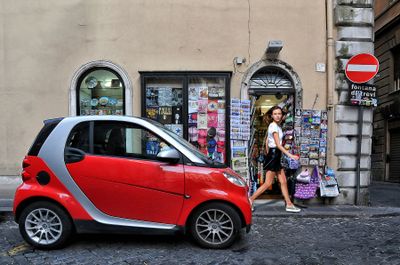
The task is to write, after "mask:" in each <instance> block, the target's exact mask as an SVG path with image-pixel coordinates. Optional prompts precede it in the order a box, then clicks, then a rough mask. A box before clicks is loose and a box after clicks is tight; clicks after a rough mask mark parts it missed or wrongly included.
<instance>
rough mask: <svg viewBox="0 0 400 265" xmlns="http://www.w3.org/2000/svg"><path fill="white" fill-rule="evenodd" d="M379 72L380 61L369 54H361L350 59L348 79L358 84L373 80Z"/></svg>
mask: <svg viewBox="0 0 400 265" xmlns="http://www.w3.org/2000/svg"><path fill="white" fill-rule="evenodd" d="M378 70H379V61H378V59H376V57H375V56H373V55H372V54H369V53H360V54H357V55H355V56H353V57H351V58H350V60H349V61H348V62H347V65H346V70H345V73H346V76H347V78H348V79H349V80H350V81H351V82H353V83H357V84H361V83H366V82H368V81H369V80H371V79H372V78H373V77H374V76H375V75H376V74H377V73H378Z"/></svg>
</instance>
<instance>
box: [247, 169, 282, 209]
mask: <svg viewBox="0 0 400 265" xmlns="http://www.w3.org/2000/svg"><path fill="white" fill-rule="evenodd" d="M275 175H276V172H273V171H267V174H266V176H265V182H264V184H262V185H261V186H260V187H259V188H258V189H257V190H256V192H254V194H253V195H252V196H251V197H250V203H251V204H253V202H254V200H255V199H257V197H258V196H260V195H261V194H263V193H264V191H265V190H266V189H268V188H269V187H270V186H271V185H272V181H273V180H274V177H275Z"/></svg>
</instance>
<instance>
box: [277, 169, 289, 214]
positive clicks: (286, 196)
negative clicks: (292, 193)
mask: <svg viewBox="0 0 400 265" xmlns="http://www.w3.org/2000/svg"><path fill="white" fill-rule="evenodd" d="M278 180H279V183H280V186H281V191H282V195H283V198H284V199H285V202H286V206H292V205H293V203H292V201H291V200H290V198H289V191H288V187H287V181H286V175H285V171H284V170H283V169H281V171H278Z"/></svg>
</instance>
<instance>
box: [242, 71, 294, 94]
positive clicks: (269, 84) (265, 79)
mask: <svg viewBox="0 0 400 265" xmlns="http://www.w3.org/2000/svg"><path fill="white" fill-rule="evenodd" d="M250 88H251V89H268V90H282V89H283V90H291V89H294V87H293V84H292V81H291V80H290V78H289V77H288V75H287V74H285V73H283V72H282V71H281V70H279V69H275V68H266V69H262V70H260V71H258V72H257V73H256V74H254V75H253V77H252V78H251V79H250Z"/></svg>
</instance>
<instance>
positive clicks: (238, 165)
mask: <svg viewBox="0 0 400 265" xmlns="http://www.w3.org/2000/svg"><path fill="white" fill-rule="evenodd" d="M219 104H221V103H219ZM230 118H231V120H230V121H231V146H232V153H231V156H232V157H231V159H232V169H233V170H235V171H236V172H237V173H239V174H240V175H242V176H243V177H244V178H246V180H247V182H248V184H250V182H249V180H248V170H249V166H248V155H247V154H248V150H247V140H249V138H250V100H240V99H237V98H233V99H231V117H230Z"/></svg>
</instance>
